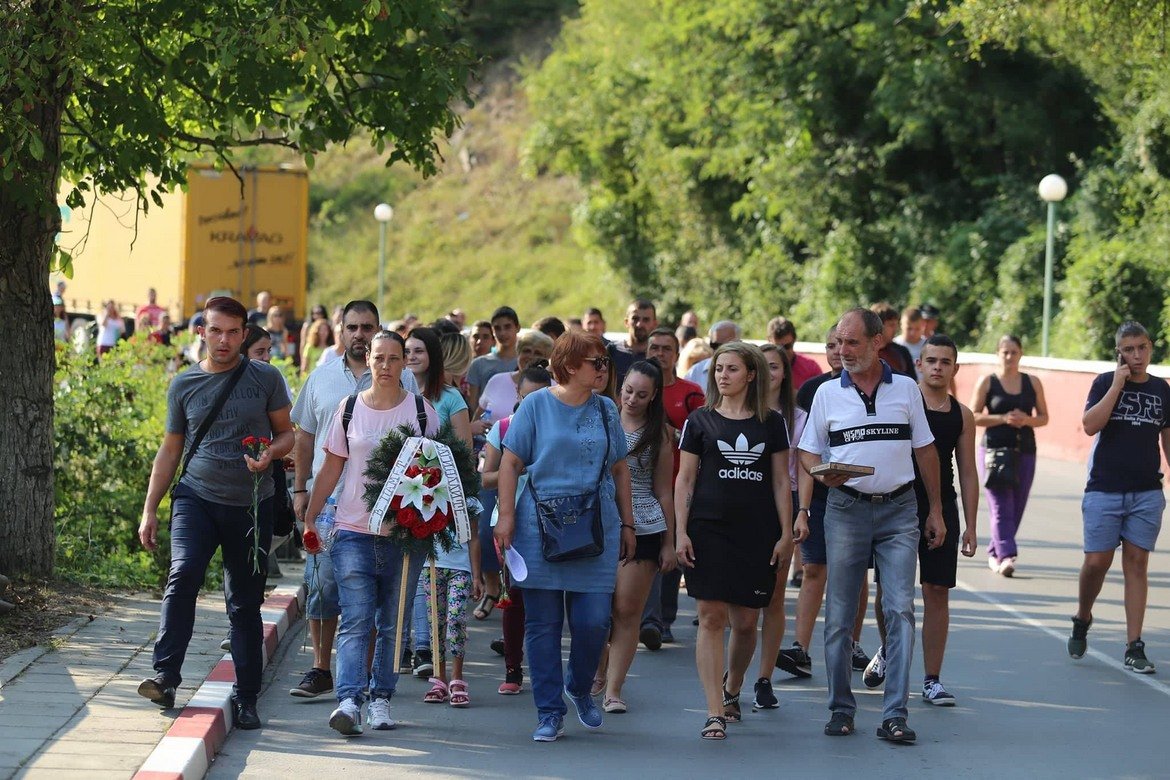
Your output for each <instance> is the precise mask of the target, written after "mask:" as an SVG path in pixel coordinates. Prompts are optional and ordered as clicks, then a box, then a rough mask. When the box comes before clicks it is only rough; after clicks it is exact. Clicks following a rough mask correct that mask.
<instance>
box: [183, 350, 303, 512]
mask: <svg viewBox="0 0 1170 780" xmlns="http://www.w3.org/2000/svg"><path fill="white" fill-rule="evenodd" d="M233 373H234V369H233V370H231V371H221V372H219V373H215V374H211V373H208V372H206V371H204V370H203V369H202V368H200V367H199V366H198V365H194V366H192V367H191V368H189V369H187V370H186V371H184V372H183V373H181V374H179V375H178V376H177V377H175V379H174V381H172V382H171V386H170V388H169V389H168V390H167V433H181V434H183V435H184V444H183V453H184V457H185V456H186V452H187V450H188V449H189V448H190V447H191V444H192V442H193V440H194V438H195V432H196V431H197V430H199V426H200V425H201V424H202V423H203V418H204V417H206V416H207V414H208V413H209V412H210V411H211V405H212V404H213V403H215V399H216V398H217V397H218V396H219V392H220V390H221V389H222V388H223V386H224V383H226V382H227V381H229V379H230V378H231V376H232V374H233ZM290 403H291V402H290V400H289V397H288V390H287V389H286V386H285V382H284V377H283V376H282V375H281V373H280V371H279V369H277V368H276V367H274V366H270V365H269V364H267V363H262V362H260V361H258V360H252V361H250V362H249V364H248V368H247V370H246V371H244V375H243V376H241V377H240V380H239V382H238V383H237V384H236V386H235V388H234V389H233V390H232V393H231V395H230V396H228V399H227V402H226V403H225V404H224V405H223V409H222V410H221V411H220V413H219V415H218V416H217V417H216V419H215V422H213V423H212V424H211V428H210V429H209V430H208V431H207V435H206V436H204V437H203V441H202V442H200V444H199V449H198V450H196V451H195V456H194V457H193V458H191V463H190V464H189V465H188V466H187V471H186V472H185V473H184V474H183V478H182V480H181V481H182V483H183V484H184V485H186V486H188V487H189V488H191V489H192V490H194V491H195V493H196V494H198V495H199V497H200V498H203V499H206V500H208V501H214V502H215V503H217V504H227V505H229V506H249V505H250V504H251V503H252V484H253V479H252V472H250V471H248V467H247V466H246V465H245V464H244V445H243V439H244V438H245V437H247V436H256V437H261V436H263V437H266V438H269V439H271V438H272V423H271V422H270V421H269V419H268V413H269V412H275V411H277V410H279V409H283V408H285V407H287V406H288V405H289V404H290ZM265 476H268V475H265ZM272 492H273V482H272V479H271V478H268V479H261V480H260V499H261V500H263V499H265V498H268V497H269V496H271V495H272Z"/></svg>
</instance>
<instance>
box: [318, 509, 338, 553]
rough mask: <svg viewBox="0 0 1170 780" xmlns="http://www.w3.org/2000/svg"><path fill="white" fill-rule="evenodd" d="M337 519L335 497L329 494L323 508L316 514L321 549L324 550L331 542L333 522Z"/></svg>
mask: <svg viewBox="0 0 1170 780" xmlns="http://www.w3.org/2000/svg"><path fill="white" fill-rule="evenodd" d="M336 520H337V499H336V498H334V497H333V496H330V497H329V498H327V499H326V500H325V508H324V509H322V510H321V514H320V515H318V516H317V536H318V537H320V539H321V551H322V552H326V551H328V549H329V545H330V544H331V543H332V542H333V523H334V522H335V521H336Z"/></svg>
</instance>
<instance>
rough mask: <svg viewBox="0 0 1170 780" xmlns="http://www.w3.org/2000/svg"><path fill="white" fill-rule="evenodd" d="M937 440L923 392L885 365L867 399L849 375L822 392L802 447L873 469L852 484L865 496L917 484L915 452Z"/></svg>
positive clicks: (815, 399)
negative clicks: (879, 378)
mask: <svg viewBox="0 0 1170 780" xmlns="http://www.w3.org/2000/svg"><path fill="white" fill-rule="evenodd" d="M932 442H934V435H933V434H932V433H931V432H930V424H929V423H928V422H927V421H926V407H925V406H924V405H923V402H922V391H921V390H919V389H918V385H917V384H915V382H914V380H913V379H910V378H909V377H905V376H901V375H899V374H894V372H893V371H891V370H890V367H889V365H887V364H886V362H885V361H882V378H881V381H880V382H878V384H877V387H876V388H874V391H873V396H872V397H871V396H867V395H866V394H865V393H864V392H862V390H861V388H859V387H858V386H857V385H855V384H854V383H853V380H852V378H850V376H849V372H848V371H842V372H841V377H840V379H839V380H838V381H832V380H830V381H828V382H825V383H824V384H823V385H821V386H820V387H819V388H817V393H816V396H814V397H813V402H812V408H811V409H810V410H809V416H808V422H807V423H806V424H805V426H804V434H803V435H802V436H801V438H800V449H802V450H804V451H805V452H811V453H816V454H818V455H820V456H821V457H822V458H824V459H825V460H830V461H836V462H838V463H851V464H854V465H858V466H873V467H874V469H875V470H874V473H873V474H871V475H869V476H867V477H854V478H853V479H850V480H849V481H848V482H846V483H845V484H847V485H848V486H849V487H851V488H853V489H854V490H860V491H861V492H862V493H889V492H890V491H892V490H894V489H896V488H899V487H901V486H902V485H905V484H906V483H907V482H911V481H913V480H914V462H913V457H914V453H913V450H914V448H916V447H925V446H926V445H928V444H931V443H932Z"/></svg>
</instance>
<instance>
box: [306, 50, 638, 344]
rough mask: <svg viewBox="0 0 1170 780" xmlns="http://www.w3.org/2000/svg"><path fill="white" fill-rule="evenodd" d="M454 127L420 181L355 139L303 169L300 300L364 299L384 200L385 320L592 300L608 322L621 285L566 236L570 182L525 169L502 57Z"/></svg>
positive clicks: (518, 118) (573, 191)
mask: <svg viewBox="0 0 1170 780" xmlns="http://www.w3.org/2000/svg"><path fill="white" fill-rule="evenodd" d="M480 92H481V94H480V98H479V100H478V103H477V105H476V106H475V108H474V109H472V110H470V111H468V112H467V113H466V115H465V117H464V125H463V127H462V128H461V129H460V130H459V131H458V133H457V134H456V136H455V137H453V138H452V139H451V140H450V141H449V142H443V143H442V153H443V156H444V158H445V159H446V163H445V165H444V166H443V170H442V172H441V173H440V174H439V175H437V176H434V177H432V178H431V179H427V180H424V179H423V178H422V177H421V176H418V175H417V174H415V173H413V172H411V171H408V170H406V169H404V168H400V167H397V166H396V167H394V168H391V169H389V170H388V169H386V168H385V167H383V164H382V161H381V160H380V159H379V158H378V157H377V156H376V155H375V154H374V153H373V151H372V150H371V149H369V148H368V147H367V146H366V145H365V144H364V143H362V142H360V141H357V140H355V141H354V142H353V143H351V144H350V146H349V148H339V149H336V150H333V151H332V152H330V153H328V154H325V155H322V156H321V157H319V158H318V159H317V164H316V167H315V169H314V171H313V172H312V175H311V181H312V195H311V197H312V201H313V202H312V212H313V215H314V216H313V223H312V229H311V235H310V276H309V287H310V295H309V300H310V301H313V302H322V303H325V304H326V305H328V306H332V305H336V304H338V303H343V302H345V301H346V300H349V299H351V298H356V297H368V298H371V299H372V298H374V297H375V296H376V294H377V286H378V223H377V222H376V221H375V220H374V218H373V210H374V206H375V205H376V204H377V203H379V202H381V201H386V202H388V203H390V204H391V205H393V206H394V219H393V221H392V222H391V223H390V228H389V240H388V247H389V248H388V252H387V264H386V306H385V309H386V311H385V314H384V316H385V318H386V319H392V318H397V317H401V316H402V314H403V313H404V312H407V311H409V312H412V313H415V314H417V315H418V316H420V317H422V318H423V319H424V320H426V319H431V318H434V317H437V316H439V315H441V314H443V313H445V312H447V311H449V310H450V309H452V308H454V307H461V308H463V309H465V310H466V311H467V312H468V315H469V317H472V318H477V319H478V318H482V317H486V316H487V315H489V314H490V312H491V310H492V309H493V308H494V307H496V306H498V305H502V304H507V305H510V306H512V307H514V308H515V309H516V310H517V311H518V312H519V313H520V318H521V321H522V323H523V324H525V325H527V324H530V323H531V322H532V321H534V320H535V319H537V318H538V317H540V316H543V315H546V314H556V315H557V316H560V317H562V318H565V317H573V316H580V314H581V313H582V311H583V310H584V309H585V308H586V307H588V306H598V307H600V308H601V309H602V311H604V312H606V314H607V316H608V317H609V319H610V320H611V321H612V322H619V321H620V317H619V316H618V315H619V312H620V310H621V309H622V308H623V307H624V305H625V303H626V302H627V299H628V293H627V290H626V287H625V285H624V283H623V282H622V281H621V280H620V279H619V278H618V277H617V276H616V275H615V274H614V273H613V272H612V271H610V270H609V269H608V268H607V267H606V266H605V265H604V263H603V262H602V261H601V260H600V259H599V258H594V257H588V256H586V253H585V251H584V250H583V249H582V248H581V247H579V246H578V245H577V244H576V242H574V240H573V237H572V235H571V233H572V231H571V224H572V215H571V211H572V208H573V207H574V205H575V204H576V203H578V202H579V200H580V192H579V190H578V188H577V185H576V183H575V182H574V181H573V180H571V179H568V178H564V177H554V176H547V177H536V178H526V177H525V176H524V175H523V174H522V173H521V163H520V144H521V141H522V139H523V136H524V133H525V131H526V129H527V127H528V124H529V117H528V110H527V103H526V101H525V97H524V93H523V88H522V85H521V84H520V81H519V78H518V77H517V76H516V75H515V72H514V70H513V69H512V68H511V67H510V66H508V65H507V64H500V65H497V66H493V67H492V68H491V69H490V70H489V71H488V73H487V75H486V78H485V82H484V85H483V87H482V88H481V90H480Z"/></svg>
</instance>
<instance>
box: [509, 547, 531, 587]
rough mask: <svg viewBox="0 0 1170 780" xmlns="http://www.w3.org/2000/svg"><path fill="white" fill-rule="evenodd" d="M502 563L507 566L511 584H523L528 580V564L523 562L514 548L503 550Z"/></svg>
mask: <svg viewBox="0 0 1170 780" xmlns="http://www.w3.org/2000/svg"><path fill="white" fill-rule="evenodd" d="M504 562H505V563H507V564H508V571H509V572H510V573H511V575H512V581H513V582H524V580H526V579H528V564H526V563H525V562H524V558H523V557H522V556H521V555H520V553H519V552H518V551H517V550H516V548H515V547H509V548H507V549H506V550H504Z"/></svg>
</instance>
